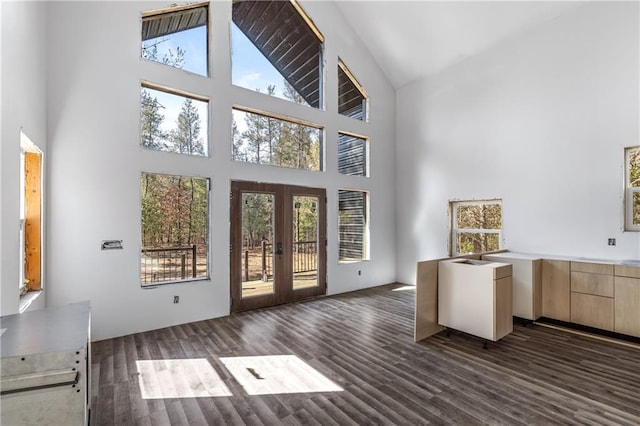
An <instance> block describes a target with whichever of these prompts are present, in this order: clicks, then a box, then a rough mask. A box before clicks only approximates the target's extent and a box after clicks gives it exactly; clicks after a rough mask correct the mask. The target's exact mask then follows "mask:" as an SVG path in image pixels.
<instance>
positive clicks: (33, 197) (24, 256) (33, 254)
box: [19, 133, 43, 295]
mask: <svg viewBox="0 0 640 426" xmlns="http://www.w3.org/2000/svg"><path fill="white" fill-rule="evenodd" d="M42 179H43V174H42V151H40V150H39V149H38V147H37V146H36V145H35V144H34V143H33V142H31V140H29V138H28V137H27V136H26V135H25V134H24V133H20V254H21V256H20V263H21V265H20V269H19V270H20V282H19V287H20V294H21V295H22V294H24V293H26V292H27V291H37V290H41V289H42V247H43V241H42V240H43V234H42Z"/></svg>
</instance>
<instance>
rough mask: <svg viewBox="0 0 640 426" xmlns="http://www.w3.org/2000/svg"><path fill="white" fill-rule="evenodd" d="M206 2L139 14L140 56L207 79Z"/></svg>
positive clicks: (207, 14) (207, 8) (207, 16)
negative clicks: (140, 32)
mask: <svg viewBox="0 0 640 426" xmlns="http://www.w3.org/2000/svg"><path fill="white" fill-rule="evenodd" d="M208 25H209V7H208V3H195V4H190V5H186V6H173V7H168V8H166V9H161V10H154V11H149V12H143V13H142V34H141V36H142V48H141V52H140V54H141V56H142V58H143V59H147V60H150V61H154V62H159V63H161V64H165V65H169V66H172V67H174V68H180V69H182V70H185V71H190V72H193V73H196V74H200V75H204V76H207V75H209V73H208V68H209V66H208V63H209V60H208V47H207V44H208V43H207V41H208V35H207V34H208Z"/></svg>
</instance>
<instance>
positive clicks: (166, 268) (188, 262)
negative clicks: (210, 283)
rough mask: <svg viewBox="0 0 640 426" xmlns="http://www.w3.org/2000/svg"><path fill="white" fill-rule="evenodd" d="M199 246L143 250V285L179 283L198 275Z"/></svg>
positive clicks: (141, 275) (141, 276)
mask: <svg viewBox="0 0 640 426" xmlns="http://www.w3.org/2000/svg"><path fill="white" fill-rule="evenodd" d="M196 248H197V245H196V244H194V245H192V246H188V247H160V248H142V262H141V263H142V264H141V274H140V278H141V281H142V284H149V283H154V282H162V281H177V280H184V279H187V278H195V277H196V275H197V270H196V267H197V250H196Z"/></svg>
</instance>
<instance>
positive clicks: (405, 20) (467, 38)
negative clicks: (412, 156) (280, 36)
mask: <svg viewBox="0 0 640 426" xmlns="http://www.w3.org/2000/svg"><path fill="white" fill-rule="evenodd" d="M336 4H337V6H338V8H339V9H340V11H341V12H342V13H343V15H344V16H345V18H346V19H347V21H348V22H349V23H350V24H351V26H352V27H353V29H354V30H355V31H356V33H357V34H358V35H359V37H360V38H361V39H362V41H363V42H364V43H365V44H366V45H367V46H368V47H369V50H370V51H371V54H372V55H373V56H374V58H375V60H376V61H377V63H378V64H379V66H380V68H381V69H382V70H383V71H384V73H385V74H386V75H387V77H388V78H389V81H391V84H393V86H394V87H395V88H399V87H402V86H404V85H405V84H407V83H409V82H411V81H413V80H416V79H418V78H421V77H424V76H427V75H432V74H436V73H438V72H440V71H442V70H444V69H445V68H447V67H449V66H451V65H453V64H455V63H457V62H459V61H462V60H464V59H465V58H468V57H471V56H474V55H477V54H479V53H481V52H483V51H485V50H487V49H489V48H491V47H492V46H494V45H496V44H498V43H500V42H501V41H503V40H505V39H507V38H510V37H513V36H516V35H518V34H520V33H523V32H525V31H528V30H531V29H533V28H535V27H536V26H541V25H544V24H545V23H547V22H549V21H551V20H552V19H554V18H556V17H558V16H560V15H561V14H564V13H566V12H567V11H569V10H571V9H573V8H577V7H580V6H581V5H583V4H584V3H582V2H577V1H377V0H365V1H350V0H338V1H336Z"/></svg>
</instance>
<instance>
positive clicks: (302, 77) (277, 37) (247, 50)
mask: <svg viewBox="0 0 640 426" xmlns="http://www.w3.org/2000/svg"><path fill="white" fill-rule="evenodd" d="M232 8H233V11H232V14H233V27H232V33H231V39H232V48H231V50H232V55H233V56H232V63H233V67H232V81H233V84H235V85H237V86H241V87H245V88H247V89H251V90H258V91H261V92H263V93H266V94H269V95H272V96H277V97H280V98H283V99H288V100H292V101H294V102H298V103H301V104H306V105H310V106H312V107H314V108H322V106H323V105H322V50H323V43H324V37H323V36H322V34H321V33H320V31H319V30H318V29H317V28H316V26H315V25H314V24H313V22H312V21H311V19H310V18H309V17H308V16H307V14H306V13H305V12H304V10H302V8H301V7H300V5H299V4H298V2H297V1H295V0H291V1H265V0H259V1H255V0H253V1H252V0H233V6H232Z"/></svg>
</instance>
